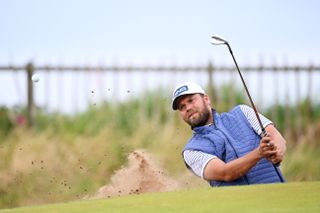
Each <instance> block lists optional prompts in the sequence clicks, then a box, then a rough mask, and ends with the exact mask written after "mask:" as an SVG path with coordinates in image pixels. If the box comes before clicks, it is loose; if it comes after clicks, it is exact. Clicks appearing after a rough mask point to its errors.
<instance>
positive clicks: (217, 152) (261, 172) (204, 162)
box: [172, 35, 286, 186]
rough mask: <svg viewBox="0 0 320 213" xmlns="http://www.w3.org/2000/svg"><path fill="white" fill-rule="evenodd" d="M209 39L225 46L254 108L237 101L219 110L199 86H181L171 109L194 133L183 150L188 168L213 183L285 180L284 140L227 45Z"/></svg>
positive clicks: (247, 183)
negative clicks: (263, 112)
mask: <svg viewBox="0 0 320 213" xmlns="http://www.w3.org/2000/svg"><path fill="white" fill-rule="evenodd" d="M211 39H212V40H211V43H212V44H213V45H227V47H228V49H229V52H230V54H231V56H232V58H233V61H234V63H235V65H236V68H237V70H238V73H239V76H240V78H241V81H242V83H243V86H244V88H245V91H246V93H247V95H248V97H249V100H250V103H251V106H252V108H250V107H248V106H246V105H238V106H236V107H234V108H233V109H232V110H231V111H229V112H225V113H222V114H219V113H217V112H216V111H215V110H214V109H213V108H212V106H211V101H210V99H209V97H208V96H207V95H206V93H205V92H204V90H203V89H202V88H201V87H200V86H199V85H197V84H195V83H192V82H187V83H183V84H181V85H178V86H177V87H176V88H175V90H174V91H173V98H172V108H173V110H178V111H179V114H180V116H181V118H182V119H183V120H184V121H185V122H186V123H188V124H189V125H190V126H191V128H192V130H193V132H194V134H193V136H192V138H191V139H190V141H189V142H188V143H187V144H186V146H185V148H184V150H183V158H184V161H185V163H186V165H187V167H188V168H189V169H191V170H192V171H193V172H194V173H195V174H196V175H198V176H199V177H202V178H203V179H205V180H207V181H208V182H209V183H210V185H211V186H228V185H249V184H259V183H278V182H284V178H283V176H282V174H281V171H280V169H279V165H280V163H281V161H282V160H283V156H284V153H285V151H286V141H285V139H284V138H283V137H282V135H281V134H280V133H279V131H278V130H277V129H276V128H275V127H274V125H273V124H272V122H271V121H270V120H268V119H267V118H266V117H264V116H262V115H261V114H259V113H258V111H257V109H256V107H255V105H254V103H253V101H252V98H251V96H250V93H249V91H248V88H247V86H246V84H245V81H244V79H243V77H242V74H241V71H240V69H239V67H238V64H237V62H236V60H235V57H234V55H233V52H232V50H231V47H230V45H229V43H228V42H227V41H226V40H225V39H223V38H221V37H219V36H216V35H213V36H212V37H211Z"/></svg>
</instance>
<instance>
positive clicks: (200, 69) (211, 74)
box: [0, 62, 320, 126]
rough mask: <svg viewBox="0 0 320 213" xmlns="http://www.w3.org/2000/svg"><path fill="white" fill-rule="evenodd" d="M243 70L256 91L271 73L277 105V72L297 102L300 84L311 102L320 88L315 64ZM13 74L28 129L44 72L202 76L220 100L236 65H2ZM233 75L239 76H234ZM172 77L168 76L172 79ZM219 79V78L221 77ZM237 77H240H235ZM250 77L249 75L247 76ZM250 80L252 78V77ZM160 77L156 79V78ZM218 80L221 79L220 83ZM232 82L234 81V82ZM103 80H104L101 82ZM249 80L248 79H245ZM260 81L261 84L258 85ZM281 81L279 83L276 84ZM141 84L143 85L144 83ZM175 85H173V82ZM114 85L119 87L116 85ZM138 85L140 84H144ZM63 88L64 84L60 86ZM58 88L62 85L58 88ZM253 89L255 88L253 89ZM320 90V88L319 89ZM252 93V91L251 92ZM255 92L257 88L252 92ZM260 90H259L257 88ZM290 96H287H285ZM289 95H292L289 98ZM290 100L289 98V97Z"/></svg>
mask: <svg viewBox="0 0 320 213" xmlns="http://www.w3.org/2000/svg"><path fill="white" fill-rule="evenodd" d="M240 69H241V71H242V72H244V73H248V74H249V73H255V74H256V77H255V78H256V79H258V81H257V82H258V83H257V87H256V88H262V87H263V85H262V84H263V82H264V80H263V79H262V78H264V77H263V76H264V75H266V73H269V74H270V73H271V75H270V76H269V77H268V78H269V81H270V80H271V81H273V82H274V85H273V87H274V88H273V93H274V96H275V97H274V99H275V102H278V101H279V100H278V99H279V95H278V93H279V91H278V90H280V89H279V87H280V86H287V88H284V89H285V90H291V89H290V88H289V89H288V85H283V84H287V83H288V82H287V81H286V78H287V77H284V80H283V83H282V82H278V81H279V76H277V75H278V73H291V75H293V76H294V77H293V78H294V80H293V81H294V86H293V88H294V90H295V93H296V94H295V95H296V96H298V97H297V99H298V100H299V99H301V96H302V95H301V93H302V92H301V85H304V86H306V87H307V89H306V90H307V92H306V97H307V98H309V99H310V100H311V99H312V93H315V92H314V91H315V90H314V89H312V88H313V87H316V86H318V85H319V81H320V79H317V78H319V76H318V75H316V77H315V75H314V73H319V71H320V66H314V65H312V64H310V65H308V66H287V65H284V66H266V65H261V66H240ZM11 71H22V72H25V73H26V79H27V80H26V82H27V83H26V87H27V98H26V99H27V100H26V103H27V104H26V105H27V122H28V125H29V126H32V125H33V122H34V115H35V103H34V84H33V83H32V76H33V74H34V73H35V72H36V73H40V72H45V73H51V72H55V73H64V72H73V73H77V72H86V73H92V72H94V73H114V74H115V75H116V74H117V73H121V72H125V75H126V78H129V79H130V80H131V78H132V77H131V75H133V74H134V73H137V72H139V73H140V75H143V76H142V78H144V76H145V73H150V72H153V73H154V74H155V75H161V74H162V73H166V75H170V76H171V75H177V74H178V75H179V74H180V76H178V77H177V76H176V81H184V80H188V79H187V78H186V77H185V74H187V73H193V75H191V76H189V78H192V76H193V77H197V76H198V75H199V74H200V73H201V75H202V79H203V78H204V79H206V80H205V81H206V84H207V85H208V93H209V95H210V96H211V97H212V98H213V99H214V101H219V98H218V97H217V94H216V91H215V85H216V84H219V83H220V82H221V81H220V80H219V79H220V77H221V76H222V75H226V74H228V73H233V72H234V71H235V67H233V66H216V65H214V64H212V63H211V62H209V63H208V64H205V65H201V66H51V65H50V66H49V65H48V66H47V65H44V66H39V65H35V64H33V63H28V64H26V65H25V66H16V65H7V66H0V76H1V72H11ZM301 73H305V75H307V77H306V78H305V79H304V80H302V81H301V79H300V77H301V76H300V74H301ZM233 75H237V74H236V73H234V74H233ZM170 76H169V77H170ZM219 76H220V77H219ZM236 77H237V76H236ZM236 77H231V83H232V81H234V79H235V78H236ZM247 77H248V76H247ZM249 77H250V76H249ZM119 78H121V77H119V76H117V77H115V78H114V79H111V81H116V79H117V80H118V81H119ZM155 78H157V77H155ZM217 79H218V80H217ZM232 79H233V80H232ZM100 80H101V79H100ZM246 80H247V79H246ZM140 81H141V80H140ZM147 81H148V80H146V79H144V80H143V83H146V82H147ZM259 82H260V83H259ZM275 82H278V83H275ZM143 83H142V84H143ZM172 83H174V82H173V81H172ZM115 84H117V83H116V82H115ZM138 84H141V82H140V83H139V82H138ZM60 86H61V85H60ZM167 86H168V85H167ZM57 87H59V85H58V86H57ZM251 89H252V88H251ZM316 89H319V88H316ZM249 90H250V89H249ZM253 90H255V89H253ZM256 90H259V89H256ZM286 96H288V94H287V95H286ZM289 96H290V95H289ZM287 98H288V97H287Z"/></svg>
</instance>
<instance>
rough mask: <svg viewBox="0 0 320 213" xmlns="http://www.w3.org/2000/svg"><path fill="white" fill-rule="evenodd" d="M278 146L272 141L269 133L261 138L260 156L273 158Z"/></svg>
mask: <svg viewBox="0 0 320 213" xmlns="http://www.w3.org/2000/svg"><path fill="white" fill-rule="evenodd" d="M276 148H277V147H276V146H275V145H274V144H273V143H271V138H270V136H269V135H268V134H267V135H265V136H264V137H263V138H262V139H261V140H260V146H259V154H260V157H265V158H267V159H268V160H269V159H271V157H272V156H276V154H277V151H276Z"/></svg>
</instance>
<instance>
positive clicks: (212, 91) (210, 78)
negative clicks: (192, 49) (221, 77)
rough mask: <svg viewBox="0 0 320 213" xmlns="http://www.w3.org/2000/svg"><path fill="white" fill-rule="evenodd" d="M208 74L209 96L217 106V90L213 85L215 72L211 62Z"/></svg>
mask: <svg viewBox="0 0 320 213" xmlns="http://www.w3.org/2000/svg"><path fill="white" fill-rule="evenodd" d="M207 72H208V95H209V97H210V98H211V100H212V101H213V103H214V104H215V105H217V103H216V102H217V97H216V94H215V89H214V85H213V72H214V67H213V65H212V63H211V62H209V64H208V67H207Z"/></svg>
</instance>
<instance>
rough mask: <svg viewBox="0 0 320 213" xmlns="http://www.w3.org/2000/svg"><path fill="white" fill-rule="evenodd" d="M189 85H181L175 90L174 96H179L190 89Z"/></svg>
mask: <svg viewBox="0 0 320 213" xmlns="http://www.w3.org/2000/svg"><path fill="white" fill-rule="evenodd" d="M188 90H189V89H188V86H187V85H184V86H182V87H179V88H178V89H177V90H176V91H175V92H174V97H177V96H179V95H180V94H181V93H183V92H185V91H188Z"/></svg>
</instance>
